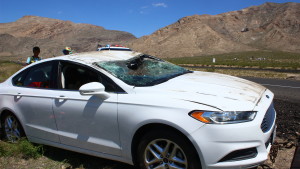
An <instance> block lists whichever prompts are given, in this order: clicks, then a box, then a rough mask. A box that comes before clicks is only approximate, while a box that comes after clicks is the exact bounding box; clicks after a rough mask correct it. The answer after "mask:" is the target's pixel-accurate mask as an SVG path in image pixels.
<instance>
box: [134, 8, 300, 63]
mask: <svg viewBox="0 0 300 169" xmlns="http://www.w3.org/2000/svg"><path fill="white" fill-rule="evenodd" d="M129 46H130V47H132V48H133V49H135V50H138V51H142V52H144V53H148V54H152V55H155V56H160V57H183V56H200V55H210V54H221V53H230V52H242V51H255V50H280V51H289V52H297V53H300V3H283V4H278V3H265V4H263V5H261V6H252V7H249V8H246V9H242V10H239V11H233V12H228V13H223V14H219V15H194V16H187V17H184V18H182V19H180V20H178V21H177V22H176V23H174V24H171V25H169V26H166V27H164V28H161V29H159V30H157V31H156V32H154V33H153V34H151V35H149V36H144V37H142V38H140V39H137V40H134V41H133V42H132V43H130V45H129Z"/></svg>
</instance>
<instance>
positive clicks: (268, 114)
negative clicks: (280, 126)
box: [260, 103, 276, 133]
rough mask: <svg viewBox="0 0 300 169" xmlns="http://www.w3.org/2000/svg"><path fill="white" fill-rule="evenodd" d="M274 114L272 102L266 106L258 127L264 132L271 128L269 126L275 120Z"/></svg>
mask: <svg viewBox="0 0 300 169" xmlns="http://www.w3.org/2000/svg"><path fill="white" fill-rule="evenodd" d="M275 114H276V111H275V109H274V105H273V103H272V104H271V105H270V107H269V108H268V110H267V112H266V114H265V117H264V119H263V121H262V123H261V125H260V128H261V130H262V131H263V132H264V133H266V132H268V131H269V130H270V129H271V127H272V125H273V123H274V120H275Z"/></svg>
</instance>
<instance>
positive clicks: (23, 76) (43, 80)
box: [13, 62, 54, 88]
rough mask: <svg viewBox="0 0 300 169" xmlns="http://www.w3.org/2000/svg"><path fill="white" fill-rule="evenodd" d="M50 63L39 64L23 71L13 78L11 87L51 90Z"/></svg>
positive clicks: (51, 70) (51, 68) (51, 71)
mask: <svg viewBox="0 0 300 169" xmlns="http://www.w3.org/2000/svg"><path fill="white" fill-rule="evenodd" d="M52 76H53V64H52V62H48V63H43V64H39V65H37V66H34V67H31V68H29V69H26V70H24V71H23V72H21V73H19V74H18V75H16V76H15V77H14V78H13V85H15V86H20V87H21V86H22V87H32V88H53V87H54V85H53V84H54V82H53V81H52V79H53V77H52Z"/></svg>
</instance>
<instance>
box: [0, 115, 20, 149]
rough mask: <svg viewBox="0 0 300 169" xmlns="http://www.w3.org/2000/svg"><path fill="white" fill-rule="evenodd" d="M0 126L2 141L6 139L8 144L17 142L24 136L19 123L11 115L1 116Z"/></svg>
mask: <svg viewBox="0 0 300 169" xmlns="http://www.w3.org/2000/svg"><path fill="white" fill-rule="evenodd" d="M1 126H2V133H3V136H4V139H7V140H8V141H9V142H13V143H15V142H18V141H19V140H20V139H21V138H22V137H24V136H25V133H24V130H23V128H22V126H21V123H20V122H19V120H18V119H17V118H16V116H14V115H13V114H12V113H6V114H5V115H4V116H3V118H2V119H1Z"/></svg>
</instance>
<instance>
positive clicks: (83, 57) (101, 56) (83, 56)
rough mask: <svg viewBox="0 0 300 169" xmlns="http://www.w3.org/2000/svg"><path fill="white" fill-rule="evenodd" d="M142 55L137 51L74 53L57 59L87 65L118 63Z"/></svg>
mask: <svg viewBox="0 0 300 169" xmlns="http://www.w3.org/2000/svg"><path fill="white" fill-rule="evenodd" d="M141 54H142V53H139V52H135V51H107V50H104V51H92V52H83V53H74V54H71V55H65V56H58V57H56V59H62V60H72V61H78V62H83V63H86V64H92V63H94V62H102V61H116V60H128V59H130V58H133V57H135V56H138V55H141Z"/></svg>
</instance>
